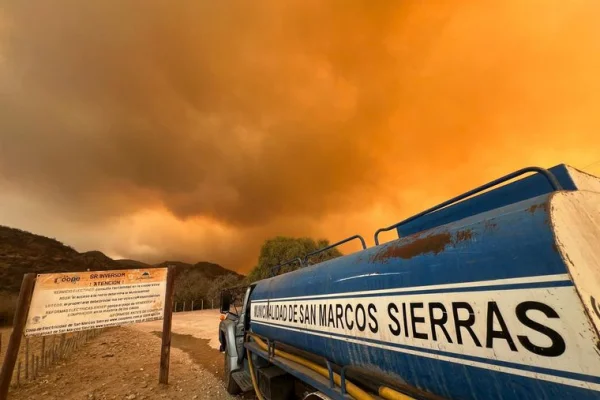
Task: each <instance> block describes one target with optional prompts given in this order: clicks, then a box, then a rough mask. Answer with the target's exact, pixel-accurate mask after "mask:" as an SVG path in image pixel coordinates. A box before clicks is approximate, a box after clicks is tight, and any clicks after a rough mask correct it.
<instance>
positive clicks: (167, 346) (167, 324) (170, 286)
mask: <svg viewBox="0 0 600 400" xmlns="http://www.w3.org/2000/svg"><path fill="white" fill-rule="evenodd" d="M174 283H175V268H174V267H168V269H167V288H166V291H165V308H164V312H163V330H162V345H161V348H160V371H159V377H158V382H159V383H164V384H165V385H166V384H168V383H169V358H170V354H171V322H172V316H173V309H172V307H173V298H174V295H175V290H174V286H175V285H174Z"/></svg>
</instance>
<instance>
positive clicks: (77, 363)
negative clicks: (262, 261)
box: [9, 327, 237, 400]
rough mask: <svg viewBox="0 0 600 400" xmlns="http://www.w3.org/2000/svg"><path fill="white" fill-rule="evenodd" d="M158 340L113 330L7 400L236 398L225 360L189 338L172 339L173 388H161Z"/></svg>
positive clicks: (15, 390) (14, 390) (146, 334)
mask: <svg viewBox="0 0 600 400" xmlns="http://www.w3.org/2000/svg"><path fill="white" fill-rule="evenodd" d="M159 336H160V334H153V333H151V332H146V331H143V330H140V329H136V328H134V327H122V328H112V329H109V330H107V331H105V332H103V333H102V334H101V335H100V336H98V337H96V338H93V339H91V340H90V341H89V342H87V343H86V345H85V346H82V347H81V348H80V349H79V350H78V351H77V352H76V353H74V354H73V355H72V356H71V357H69V358H68V359H67V360H65V361H64V362H62V363H59V364H57V365H55V366H52V367H51V368H48V370H47V371H44V372H43V373H42V375H41V376H40V377H38V378H37V379H36V380H35V381H33V382H30V383H26V384H25V385H23V386H21V387H20V388H11V391H10V392H9V399H14V400H29V399H31V400H35V399H44V400H53V399H56V400H58V399H60V400H80V399H87V400H100V399H126V400H134V399H135V400H144V399H188V400H189V399H192V400H195V399H198V400H200V399H207V400H208V399H218V400H220V399H224V400H226V399H227V400H228V399H231V400H234V399H237V397H233V396H230V395H229V394H228V393H227V392H226V391H225V388H224V387H223V383H222V380H221V379H220V377H221V376H222V372H221V371H222V359H223V355H222V354H221V353H219V352H218V350H215V349H213V348H211V347H210V346H209V345H208V342H209V340H208V339H198V338H194V337H193V336H189V335H179V334H174V335H173V340H172V346H171V364H170V373H169V385H167V386H164V385H160V384H159V383H158V371H159V368H158V366H159V360H160V343H161V340H160V338H159ZM179 347H180V348H179Z"/></svg>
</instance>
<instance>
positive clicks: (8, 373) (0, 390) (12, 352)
mask: <svg viewBox="0 0 600 400" xmlns="http://www.w3.org/2000/svg"><path fill="white" fill-rule="evenodd" d="M35 276H36V275H35V274H25V276H24V277H23V282H22V283H21V291H20V292H19V299H18V300H17V310H16V313H15V319H14V322H13V331H12V333H11V334H10V339H9V341H8V347H7V348H6V355H5V356H4V363H3V364H2V371H1V372H0V400H6V398H7V396H8V388H9V386H10V381H11V380H12V375H13V371H14V369H15V363H16V362H17V357H18V355H19V348H20V347H21V338H22V337H23V331H24V329H25V324H26V322H27V313H28V312H29V304H30V303H31V296H32V295H33V287H34V286H35Z"/></svg>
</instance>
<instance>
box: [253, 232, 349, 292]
mask: <svg viewBox="0 0 600 400" xmlns="http://www.w3.org/2000/svg"><path fill="white" fill-rule="evenodd" d="M327 246H329V241H328V240H326V239H318V240H314V239H311V238H307V237H301V238H292V237H284V236H277V237H274V238H271V239H267V240H266V241H265V243H264V244H263V245H262V247H261V249H260V255H259V256H258V265H256V266H255V267H254V268H253V269H252V271H251V272H250V274H248V277H247V280H248V283H251V282H254V281H257V280H260V279H264V278H267V277H269V276H270V274H271V270H272V268H273V267H275V266H277V265H279V264H283V263H284V262H287V261H290V260H293V259H295V258H300V259H302V260H304V257H305V256H306V255H307V254H308V253H311V252H313V251H316V250H318V249H322V248H324V247H327ZM341 255H342V253H341V252H340V251H339V250H338V249H329V250H327V251H324V252H322V253H319V254H317V255H315V256H313V257H311V258H310V259H309V264H311V265H312V264H316V263H320V262H323V261H326V260H330V259H332V258H336V257H340V256H341ZM298 268H300V265H299V263H293V264H290V265H287V266H285V267H282V268H281V270H280V271H276V272H278V273H280V274H281V273H284V272H289V271H293V270H296V269H298Z"/></svg>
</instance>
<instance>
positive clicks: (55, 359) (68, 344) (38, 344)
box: [0, 329, 104, 387]
mask: <svg viewBox="0 0 600 400" xmlns="http://www.w3.org/2000/svg"><path fill="white" fill-rule="evenodd" d="M103 331H104V329H94V330H89V331H81V332H72V333H63V334H60V335H50V336H42V337H39V336H34V337H26V338H23V340H22V341H21V346H20V348H19V355H18V358H17V364H16V365H15V369H14V372H13V375H12V381H11V386H13V387H19V386H21V385H24V384H25V383H27V382H30V381H33V380H36V379H37V378H39V376H40V375H41V374H42V373H43V372H45V371H47V370H48V369H49V368H51V367H52V366H53V365H55V364H57V363H60V362H63V361H65V360H66V359H68V358H69V356H70V355H71V354H72V353H73V352H74V351H76V350H77V349H79V348H81V347H82V346H84V345H85V344H86V343H87V342H88V341H89V340H91V339H93V338H95V337H97V336H98V335H99V334H100V333H102V332H103ZM9 335H10V332H9V331H8V330H3V331H0V361H3V360H4V355H5V353H6V347H7V345H8V337H9ZM0 364H1V363H0Z"/></svg>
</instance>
